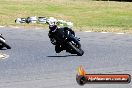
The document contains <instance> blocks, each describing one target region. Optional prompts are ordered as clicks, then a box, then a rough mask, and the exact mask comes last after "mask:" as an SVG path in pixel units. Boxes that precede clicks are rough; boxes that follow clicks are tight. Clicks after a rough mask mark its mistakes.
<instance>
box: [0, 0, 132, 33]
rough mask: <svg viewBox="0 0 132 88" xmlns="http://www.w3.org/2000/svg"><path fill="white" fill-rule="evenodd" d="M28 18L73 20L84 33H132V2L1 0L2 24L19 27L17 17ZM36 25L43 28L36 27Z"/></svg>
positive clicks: (0, 15) (76, 26)
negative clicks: (88, 31)
mask: <svg viewBox="0 0 132 88" xmlns="http://www.w3.org/2000/svg"><path fill="white" fill-rule="evenodd" d="M28 16H45V17H50V16H53V17H55V18H57V19H63V20H66V21H71V22H73V23H74V28H75V29H77V30H81V31H84V30H92V31H108V32H132V3H130V2H114V1H91V0H0V25H6V26H9V25H13V26H16V25H17V24H15V23H14V20H15V19H16V18H18V17H28ZM32 25H33V24H29V25H25V24H22V25H19V26H26V27H27V26H32ZM17 26H18V25H17ZM34 26H41V27H42V26H43V25H41V24H34ZM44 26H45V25H44Z"/></svg>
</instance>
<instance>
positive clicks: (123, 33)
mask: <svg viewBox="0 0 132 88" xmlns="http://www.w3.org/2000/svg"><path fill="white" fill-rule="evenodd" d="M116 34H118V35H123V34H125V33H116Z"/></svg>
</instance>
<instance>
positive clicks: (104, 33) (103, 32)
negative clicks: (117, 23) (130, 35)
mask: <svg viewBox="0 0 132 88" xmlns="http://www.w3.org/2000/svg"><path fill="white" fill-rule="evenodd" d="M100 33H104V34H105V33H110V32H100Z"/></svg>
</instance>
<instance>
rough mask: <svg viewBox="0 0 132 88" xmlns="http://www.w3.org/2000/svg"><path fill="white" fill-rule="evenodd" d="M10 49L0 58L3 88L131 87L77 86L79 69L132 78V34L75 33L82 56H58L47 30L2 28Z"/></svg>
mask: <svg viewBox="0 0 132 88" xmlns="http://www.w3.org/2000/svg"><path fill="white" fill-rule="evenodd" d="M0 33H2V34H3V36H4V37H5V38H6V41H7V43H8V44H9V45H11V46H12V49H11V50H0V53H3V54H7V55H9V57H8V58H6V59H0V88H132V83H129V84H86V85H84V86H83V87H82V86H80V85H78V84H77V83H76V80H75V79H76V78H75V77H76V69H77V67H78V66H80V65H82V66H83V67H84V68H85V69H86V72H87V73H90V74H91V73H96V74H97V73H127V74H130V75H132V35H129V34H124V35H117V34H114V33H96V32H92V33H89V32H76V35H77V36H78V37H80V38H81V44H82V48H83V49H84V51H85V54H84V55H83V56H76V55H71V54H69V53H65V52H61V53H60V54H56V53H55V51H54V46H53V45H52V44H51V43H50V41H49V38H48V36H47V34H48V30H40V29H32V30H30V29H22V28H18V29H15V28H0Z"/></svg>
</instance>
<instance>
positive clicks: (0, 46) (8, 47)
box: [0, 40, 11, 49]
mask: <svg viewBox="0 0 132 88" xmlns="http://www.w3.org/2000/svg"><path fill="white" fill-rule="evenodd" d="M0 42H1V45H0V48H1V49H2V48H3V47H6V48H7V49H11V47H10V46H9V45H8V44H6V43H5V42H3V41H1V40H0Z"/></svg>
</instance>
